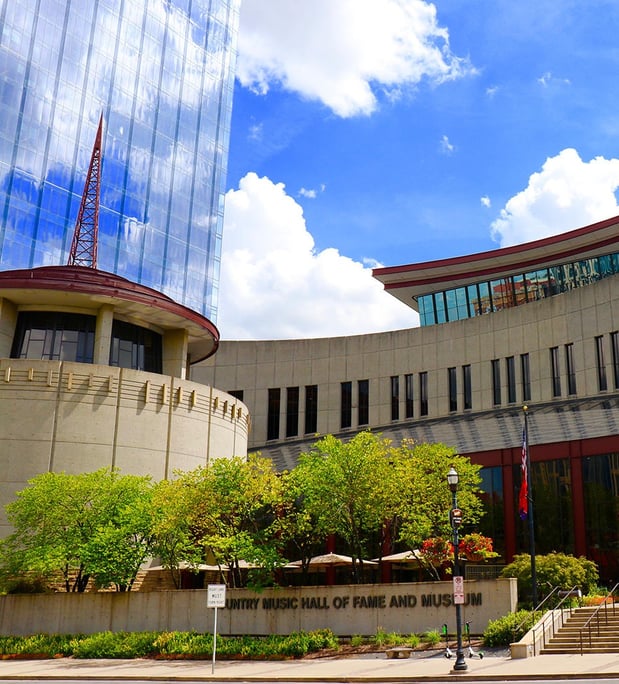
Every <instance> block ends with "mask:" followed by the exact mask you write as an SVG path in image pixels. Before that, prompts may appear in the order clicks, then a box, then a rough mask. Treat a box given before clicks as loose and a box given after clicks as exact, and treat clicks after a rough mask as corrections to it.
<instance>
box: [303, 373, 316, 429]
mask: <svg viewBox="0 0 619 684" xmlns="http://www.w3.org/2000/svg"><path fill="white" fill-rule="evenodd" d="M317 429H318V385H306V386H305V434H306V435H307V434H313V433H315V432H316V431H317Z"/></svg>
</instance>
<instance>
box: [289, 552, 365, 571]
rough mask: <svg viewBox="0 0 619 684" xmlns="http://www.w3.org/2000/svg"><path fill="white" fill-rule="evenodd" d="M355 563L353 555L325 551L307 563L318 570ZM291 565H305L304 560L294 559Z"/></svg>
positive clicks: (297, 566) (298, 566) (309, 566)
mask: <svg viewBox="0 0 619 684" xmlns="http://www.w3.org/2000/svg"><path fill="white" fill-rule="evenodd" d="M357 562H359V563H361V562H362V563H363V565H378V563H375V562H374V561H369V560H364V561H361V560H358V561H357ZM352 564H353V559H352V557H351V556H344V555H342V554H339V553H324V554H322V555H321V556H314V557H313V558H310V559H309V562H308V564H307V566H308V568H310V569H312V570H318V569H323V568H329V567H341V566H344V565H352ZM288 565H289V566H290V567H296V568H300V567H302V566H303V561H302V560H298V561H292V563H288Z"/></svg>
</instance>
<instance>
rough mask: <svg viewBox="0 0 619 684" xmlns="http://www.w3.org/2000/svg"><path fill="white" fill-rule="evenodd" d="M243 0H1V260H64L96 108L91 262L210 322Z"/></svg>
mask: <svg viewBox="0 0 619 684" xmlns="http://www.w3.org/2000/svg"><path fill="white" fill-rule="evenodd" d="M239 4H240V0H20V1H19V2H16V1H15V0H0V269H2V270H6V269H16V268H30V267H36V266H44V265H63V264H66V263H67V259H68V256H69V250H70V247H71V239H72V236H73V230H74V225H75V220H76V216H77V213H78V209H79V205H80V199H81V195H82V191H83V188H84V183H85V180H86V173H87V170H88V165H89V162H90V156H91V152H92V147H93V143H94V140H95V134H96V129H97V125H98V122H99V118H100V117H101V115H103V132H104V136H103V162H102V167H101V205H100V214H99V241H98V252H97V254H98V261H97V268H99V269H101V270H104V271H111V272H113V273H116V274H118V275H121V276H124V277H126V278H128V279H129V280H132V281H135V282H138V283H141V284H143V285H147V286H149V287H152V288H155V289H156V290H159V291H161V292H163V293H165V294H167V295H168V296H170V297H172V298H173V299H174V300H176V301H177V302H179V303H182V304H184V305H185V306H187V307H189V308H191V309H193V310H195V311H198V312H200V313H201V314H203V315H204V316H207V317H208V318H210V319H212V320H215V319H216V313H217V312H216V307H217V287H218V280H219V258H220V252H221V235H222V212H223V193H224V190H225V187H224V183H225V175H226V163H227V154H228V139H229V127H230V115H231V108H232V89H233V81H234V66H235V46H236V35H237V30H238V15H239Z"/></svg>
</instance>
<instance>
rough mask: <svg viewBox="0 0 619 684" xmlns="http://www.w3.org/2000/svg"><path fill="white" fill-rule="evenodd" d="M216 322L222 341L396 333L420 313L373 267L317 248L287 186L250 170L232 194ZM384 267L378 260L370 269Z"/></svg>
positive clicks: (413, 322) (415, 322)
mask: <svg viewBox="0 0 619 684" xmlns="http://www.w3.org/2000/svg"><path fill="white" fill-rule="evenodd" d="M224 221H225V225H224V240H223V247H222V259H221V279H220V290H219V311H220V314H219V318H218V322H217V327H218V328H219V330H220V333H221V336H222V339H228V340H230V339H237V340H238V339H293V338H305V337H331V336H337V335H351V334H361V333H370V332H378V331H385V330H394V329H397V328H406V327H412V326H415V325H418V321H419V318H418V316H417V314H416V313H415V312H414V311H412V309H409V308H408V307H406V306H405V305H404V304H402V303H401V302H399V301H398V300H396V299H395V298H394V297H392V296H391V295H389V294H387V293H386V292H385V291H384V290H383V286H382V284H381V283H379V282H378V281H377V280H375V279H374V278H372V271H371V267H368V266H367V265H366V264H363V263H360V262H358V261H355V260H353V259H351V258H349V257H347V256H344V255H342V254H340V253H339V251H338V250H337V249H334V248H328V249H324V250H322V251H320V252H318V251H316V249H315V243H314V239H313V237H312V235H311V234H310V233H309V231H308V230H307V227H306V224H305V218H304V216H303V210H302V208H301V206H300V205H299V204H298V203H297V202H296V201H295V200H294V199H293V198H292V197H291V196H290V195H288V194H287V193H286V188H285V186H284V185H283V184H282V183H274V182H273V181H272V180H270V179H269V178H266V177H262V178H260V177H258V176H257V175H256V174H255V173H248V174H247V175H246V176H245V177H244V178H242V179H241V181H240V183H239V188H238V190H230V191H228V193H227V194H226V211H225V219H224ZM378 265H380V264H377V263H371V266H378Z"/></svg>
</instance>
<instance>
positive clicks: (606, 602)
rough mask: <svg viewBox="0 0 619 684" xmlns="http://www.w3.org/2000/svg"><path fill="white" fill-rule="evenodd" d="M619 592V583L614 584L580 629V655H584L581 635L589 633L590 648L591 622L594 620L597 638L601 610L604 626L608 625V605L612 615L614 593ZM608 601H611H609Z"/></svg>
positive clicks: (590, 643)
mask: <svg viewBox="0 0 619 684" xmlns="http://www.w3.org/2000/svg"><path fill="white" fill-rule="evenodd" d="M618 590H619V582H617V583H616V584H615V586H614V587H613V588H612V589H611V590H610V591H609V592H608V594H606V596H605V597H604V600H603V601H602V603H600V605H599V606H598V607H597V608H596V609H595V610H594V611H593V614H592V615H591V617H590V618H589V619H588V620H587V622H585V624H584V625H583V626H582V627H581V628H580V655H584V647H583V633H584V631H585V630H587V632H588V633H589V648H591V645H592V640H591V629H592V626H593V620H594V618H595V623H596V627H597V636H600V613H601V612H602V608H603V609H604V620H605V622H606V624H608V605H609V603H610V605H611V606H612V611H613V615H614V614H615V593H616V592H617V591H618ZM608 599H611V601H609V600H608Z"/></svg>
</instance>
